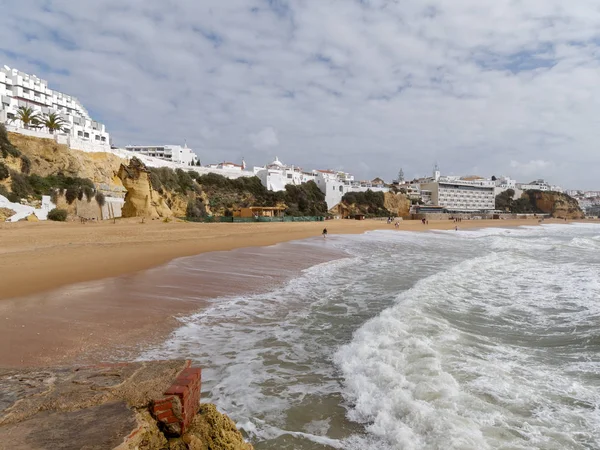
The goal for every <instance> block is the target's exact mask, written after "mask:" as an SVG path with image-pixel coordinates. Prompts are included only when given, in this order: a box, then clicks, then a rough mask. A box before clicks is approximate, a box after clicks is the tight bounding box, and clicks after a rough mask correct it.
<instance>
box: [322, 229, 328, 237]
mask: <svg viewBox="0 0 600 450" xmlns="http://www.w3.org/2000/svg"><path fill="white" fill-rule="evenodd" d="M325 238H327V228H323V239H325Z"/></svg>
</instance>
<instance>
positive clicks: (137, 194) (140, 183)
mask: <svg viewBox="0 0 600 450" xmlns="http://www.w3.org/2000/svg"><path fill="white" fill-rule="evenodd" d="M117 176H118V177H119V179H120V180H121V182H122V183H123V186H124V187H125V189H127V194H126V195H125V204H124V205H123V209H122V214H123V217H149V218H153V219H155V218H159V217H171V216H173V212H172V211H171V209H170V208H169V206H168V205H167V204H166V202H165V199H164V198H163V197H162V196H161V195H160V194H159V193H158V192H157V191H155V190H154V189H153V188H152V183H151V182H150V171H149V170H148V169H147V168H146V166H145V165H144V163H143V162H141V161H140V160H139V159H137V158H132V159H131V161H130V162H129V164H128V165H125V164H121V167H120V168H119V171H118V173H117Z"/></svg>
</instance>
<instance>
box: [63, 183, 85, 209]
mask: <svg viewBox="0 0 600 450" xmlns="http://www.w3.org/2000/svg"><path fill="white" fill-rule="evenodd" d="M80 192H81V191H80V190H78V189H75V188H73V187H69V188H67V190H66V192H65V199H66V200H67V203H68V204H69V205H71V204H73V202H74V201H75V199H77V197H78V196H79V194H80ZM82 198H83V194H82Z"/></svg>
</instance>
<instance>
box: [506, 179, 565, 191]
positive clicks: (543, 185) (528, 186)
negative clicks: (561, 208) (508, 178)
mask: <svg viewBox="0 0 600 450" xmlns="http://www.w3.org/2000/svg"><path fill="white" fill-rule="evenodd" d="M517 188H519V189H521V190H522V191H530V190H536V191H553V192H563V188H561V187H560V186H554V185H550V184H549V183H547V182H546V181H544V180H543V179H539V180H535V181H532V182H531V183H517Z"/></svg>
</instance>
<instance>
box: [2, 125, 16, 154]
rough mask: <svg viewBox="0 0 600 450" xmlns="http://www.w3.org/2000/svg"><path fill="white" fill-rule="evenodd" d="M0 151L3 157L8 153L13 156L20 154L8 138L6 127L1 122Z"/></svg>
mask: <svg viewBox="0 0 600 450" xmlns="http://www.w3.org/2000/svg"><path fill="white" fill-rule="evenodd" d="M0 152H2V157H3V158H8V156H9V155H10V156H14V157H15V158H18V157H20V156H21V152H20V151H19V150H18V149H17V148H16V147H15V146H14V145H12V144H11V143H10V141H9V140H8V133H7V132H6V127H5V126H4V124H2V123H0Z"/></svg>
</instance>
